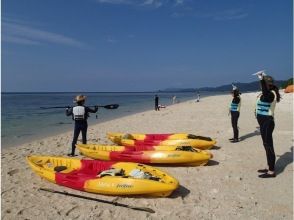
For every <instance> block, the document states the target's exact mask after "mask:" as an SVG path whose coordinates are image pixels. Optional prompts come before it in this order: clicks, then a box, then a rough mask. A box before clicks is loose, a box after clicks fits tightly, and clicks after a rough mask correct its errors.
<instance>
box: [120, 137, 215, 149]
mask: <svg viewBox="0 0 294 220" xmlns="http://www.w3.org/2000/svg"><path fill="white" fill-rule="evenodd" d="M120 142H121V145H123V146H126V147H135V146H142V145H143V146H176V147H179V146H191V147H194V148H198V149H201V150H209V149H210V148H212V147H213V146H214V145H215V143H216V141H203V140H195V139H183V140H165V141H153V142H146V141H139V140H131V139H121V141H120Z"/></svg>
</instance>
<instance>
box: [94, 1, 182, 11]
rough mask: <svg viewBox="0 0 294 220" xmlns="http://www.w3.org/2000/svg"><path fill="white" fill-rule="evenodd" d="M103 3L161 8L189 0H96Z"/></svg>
mask: <svg viewBox="0 0 294 220" xmlns="http://www.w3.org/2000/svg"><path fill="white" fill-rule="evenodd" d="M96 1H97V2H98V3H101V4H113V5H131V6H138V7H149V8H150V7H152V8H155V9H157V8H161V7H163V6H178V5H183V4H184V2H185V1H187V0H144V1H142V0H96Z"/></svg>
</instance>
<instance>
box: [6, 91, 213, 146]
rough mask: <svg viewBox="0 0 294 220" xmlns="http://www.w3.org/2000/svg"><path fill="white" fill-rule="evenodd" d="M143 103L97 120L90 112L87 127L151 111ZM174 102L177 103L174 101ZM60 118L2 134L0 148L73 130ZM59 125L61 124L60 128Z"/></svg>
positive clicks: (72, 124)
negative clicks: (28, 129)
mask: <svg viewBox="0 0 294 220" xmlns="http://www.w3.org/2000/svg"><path fill="white" fill-rule="evenodd" d="M126 94H127V93H126ZM142 94H143V93H142ZM214 95H218V94H209V93H205V95H204V97H203V98H205V97H210V96H214ZM184 99H186V100H184V101H183V102H180V103H184V102H187V101H192V100H194V99H195V97H191V98H187V97H185V98H184ZM141 104H142V103H141ZM144 104H146V103H143V105H142V106H141V107H140V108H138V109H137V110H134V108H131V107H130V109H125V110H124V111H123V112H120V114H119V115H116V112H113V113H109V112H107V113H106V115H104V116H103V114H104V113H103V112H102V113H100V114H102V115H100V117H98V120H97V119H94V115H95V114H91V116H92V117H90V118H89V119H88V124H89V127H90V126H95V125H98V124H100V123H104V122H108V121H111V120H115V119H119V118H122V117H128V116H131V115H133V114H137V113H142V112H145V111H152V110H151V109H146V108H152V107H149V106H148V107H147V106H144ZM176 104H179V103H176ZM172 105H173V104H169V105H167V107H170V106H172ZM152 109H153V108H152ZM102 111H104V110H102ZM106 111H116V110H106ZM99 112H101V110H100V111H98V113H99ZM110 114H111V115H110ZM51 120H52V119H51ZM60 120H62V119H60V118H57V119H56V121H51V122H52V123H51V125H50V128H51V130H48V129H45V130H42V129H41V130H42V131H41V132H40V133H38V134H34V133H33V134H30V133H28V134H21V135H14V136H12V137H7V136H2V137H1V138H2V148H14V147H19V146H21V145H24V144H29V143H30V142H32V141H41V140H42V139H46V138H49V137H53V136H56V135H58V134H60V133H68V132H70V131H72V130H73V126H74V122H73V121H72V120H71V119H70V118H69V117H67V116H64V119H63V120H65V121H60ZM58 126H59V127H58ZM60 126H62V128H61V127H60ZM57 127H58V128H57ZM56 128H57V130H58V131H53V130H54V129H56ZM8 138H9V141H6V143H5V141H3V139H8ZM11 139H15V140H13V141H11Z"/></svg>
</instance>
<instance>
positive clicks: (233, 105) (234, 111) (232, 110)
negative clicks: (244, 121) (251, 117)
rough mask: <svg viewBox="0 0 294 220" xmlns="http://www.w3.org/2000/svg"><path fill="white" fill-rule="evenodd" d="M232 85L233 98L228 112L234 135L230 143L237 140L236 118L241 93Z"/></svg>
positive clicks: (238, 113) (238, 112)
mask: <svg viewBox="0 0 294 220" xmlns="http://www.w3.org/2000/svg"><path fill="white" fill-rule="evenodd" d="M232 86H233V90H232V96H233V100H232V102H231V105H230V113H231V122H232V127H233V132H234V137H233V138H230V139H229V140H230V141H231V142H232V143H236V142H239V129H238V119H239V116H240V107H241V97H240V95H241V93H240V91H239V89H238V88H237V87H236V86H234V85H232Z"/></svg>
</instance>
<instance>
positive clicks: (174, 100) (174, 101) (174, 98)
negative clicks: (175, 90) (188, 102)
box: [172, 95, 177, 104]
mask: <svg viewBox="0 0 294 220" xmlns="http://www.w3.org/2000/svg"><path fill="white" fill-rule="evenodd" d="M176 98H177V96H175V95H174V96H173V99H172V103H173V104H176Z"/></svg>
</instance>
